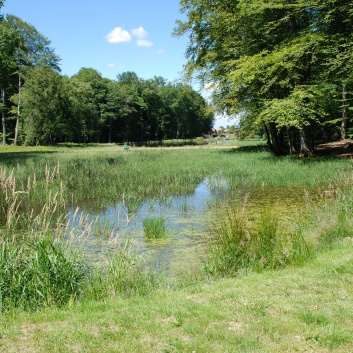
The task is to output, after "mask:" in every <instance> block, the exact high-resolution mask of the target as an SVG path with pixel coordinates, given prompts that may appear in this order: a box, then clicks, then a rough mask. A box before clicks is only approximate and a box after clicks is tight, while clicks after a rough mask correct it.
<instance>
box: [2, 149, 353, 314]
mask: <svg viewBox="0 0 353 353" xmlns="http://www.w3.org/2000/svg"><path fill="white" fill-rule="evenodd" d="M206 148H207V147H205V148H203V147H200V148H195V149H191V148H190V149H185V150H177V151H176V150H166V149H161V150H147V149H137V148H136V149H132V151H131V153H124V152H123V151H121V150H120V149H119V150H118V149H111V147H109V149H107V150H102V149H98V150H97V149H95V148H93V149H92V150H86V151H85V153H82V150H78V151H75V150H71V151H70V152H69V153H67V152H65V153H61V152H60V151H59V152H58V153H53V154H37V155H35V154H30V155H28V154H27V155H26V154H25V153H23V154H19V156H18V157H17V158H18V159H17V161H16V158H12V159H4V161H5V164H6V165H2V166H1V167H0V230H1V237H0V249H1V259H0V297H1V309H2V310H7V309H9V308H11V307H23V308H26V309H32V310H36V309H37V308H41V307H44V306H50V305H65V304H67V303H68V302H70V301H72V300H74V299H75V298H79V297H80V298H85V297H94V298H95V299H101V298H106V297H108V296H110V295H114V296H116V295H119V294H129V293H146V292H148V291H149V290H150V288H151V287H152V283H153V281H152V282H151V278H150V277H148V275H146V274H145V273H143V272H142V271H141V268H140V265H139V261H138V260H137V259H136V257H134V255H133V254H131V253H130V252H129V251H128V248H125V249H121V250H118V251H116V252H115V253H113V254H112V255H109V257H105V258H104V260H105V266H103V267H97V266H96V265H95V264H93V263H92V262H90V263H89V264H88V262H87V259H86V258H84V257H83V256H81V255H80V256H78V255H77V252H74V251H72V248H71V246H72V245H71V244H70V242H67V240H66V238H65V237H67V236H68V235H71V233H70V234H68V232H67V229H68V219H67V218H66V214H65V212H66V207H67V205H69V204H73V205H74V206H77V205H80V204H81V205H84V206H85V207H86V209H87V210H88V211H99V210H101V209H102V208H103V207H105V206H106V205H110V204H112V203H115V202H117V201H118V200H124V204H126V205H127V207H128V209H129V210H130V209H131V208H137V207H138V205H139V203H141V202H142V201H143V200H145V199H146V198H148V197H153V198H159V199H163V197H166V196H168V195H181V194H187V193H189V192H192V191H194V189H195V186H196V185H197V184H198V183H200V182H202V181H203V180H204V179H205V178H206V177H209V176H212V175H217V176H218V175H219V176H222V183H223V181H224V183H225V186H226V187H225V190H226V191H229V193H235V192H238V191H239V194H240V195H244V194H246V193H247V192H250V193H251V192H252V191H256V192H258V194H260V192H264V191H266V192H268V190H276V188H277V190H279V189H280V188H281V187H283V186H286V189H287V186H288V185H295V188H293V190H295V192H299V190H303V189H304V188H307V189H308V190H311V189H310V186H312V187H313V188H315V189H317V190H316V191H315V194H314V198H315V197H316V199H315V200H314V198H313V203H314V202H317V201H320V202H321V203H323V204H324V203H325V202H326V201H327V200H328V199H330V198H337V200H338V201H337V204H336V205H337V207H336V208H335V209H334V210H335V212H332V209H331V210H328V211H325V210H324V214H325V215H326V219H327V218H328V217H327V215H328V214H330V211H331V218H332V222H331V223H330V224H327V226H326V227H323V224H324V223H325V222H323V221H322V220H323V219H325V217H324V216H321V215H320V213H319V212H317V213H315V217H316V218H312V219H308V220H307V219H305V220H304V221H303V223H304V224H306V222H308V223H310V222H311V223H312V224H311V226H312V228H311V229H308V227H307V226H302V227H301V228H298V229H293V227H289V228H286V224H285V222H283V216H282V214H281V213H279V212H278V211H276V210H275V209H273V208H266V207H264V208H262V207H259V208H258V209H257V213H258V216H257V217H255V218H254V216H253V213H251V212H249V210H248V209H247V207H246V205H245V206H244V207H240V208H237V207H233V208H231V209H229V210H228V211H227V212H226V214H225V216H224V218H222V219H220V220H219V222H218V223H217V224H216V225H214V227H213V230H214V232H212V234H211V236H210V241H209V243H208V246H209V247H208V250H209V255H210V256H209V259H208V262H207V264H206V269H207V271H208V272H209V273H212V274H234V273H236V272H237V271H240V270H241V269H243V268H251V269H254V270H256V271H263V270H265V269H272V268H279V267H283V266H286V265H288V264H298V263H302V262H304V261H306V260H307V259H308V258H310V257H311V256H313V246H312V244H315V245H316V248H317V247H318V246H317V244H323V243H325V242H334V241H335V239H337V236H339V237H341V238H343V237H349V236H351V231H350V229H351V226H352V217H351V214H352V213H353V212H352V210H353V207H352V201H351V198H352V197H351V195H353V192H350V193H348V192H346V191H347V190H348V189H349V188H350V187H351V185H353V182H351V181H350V179H349V178H346V174H344V173H343V174H342V175H341V176H340V180H341V181H340V182H336V183H333V184H332V186H330V187H328V186H327V184H328V181H329V180H334V176H335V175H337V171H338V170H342V171H346V170H351V165H350V163H349V162H347V161H338V160H322V159H317V160H309V161H305V162H303V161H300V160H297V159H293V158H290V157H288V158H275V157H273V156H271V154H270V153H269V152H268V151H266V149H265V148H264V147H263V146H260V147H257V146H255V147H254V148H253V147H250V148H244V149H227V150H209V149H206ZM0 155H1V154H0ZM58 160H60V163H58ZM20 162H21V163H20ZM342 180H343V181H344V182H343V181H342ZM272 188H273V189H272ZM343 190H344V192H343ZM326 191H327V192H326ZM321 195H322V196H321ZM299 197H300V196H299ZM259 204H260V203H259ZM309 207H311V206H309ZM313 213H314V209H313ZM334 216H335V217H334ZM319 226H322V229H320V230H318V228H319ZM315 227H316V228H315ZM108 228H109V227H106V229H105V228H104V227H103V226H102V234H107V235H109V229H108ZM90 229H92V227H87V228H84V232H85V234H86V235H87V234H88V233H89V232H90V231H91V230H90ZM312 233H315V236H316V238H317V242H315V241H313V239H312V238H314V236H312ZM72 235H73V236H75V234H72ZM324 239H327V240H324ZM79 250H80V249H78V254H79V253H80V251H79ZM88 260H89V259H88ZM146 276H147V277H146Z"/></svg>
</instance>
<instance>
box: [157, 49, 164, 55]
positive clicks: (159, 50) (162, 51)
mask: <svg viewBox="0 0 353 353" xmlns="http://www.w3.org/2000/svg"><path fill="white" fill-rule="evenodd" d="M157 54H158V55H164V54H165V49H158V50H157Z"/></svg>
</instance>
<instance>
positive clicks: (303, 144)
mask: <svg viewBox="0 0 353 353" xmlns="http://www.w3.org/2000/svg"><path fill="white" fill-rule="evenodd" d="M298 132H299V142H300V152H299V157H308V156H311V155H312V153H311V151H310V149H309V147H308V142H307V137H306V134H305V131H304V128H303V127H301V128H299V130H298Z"/></svg>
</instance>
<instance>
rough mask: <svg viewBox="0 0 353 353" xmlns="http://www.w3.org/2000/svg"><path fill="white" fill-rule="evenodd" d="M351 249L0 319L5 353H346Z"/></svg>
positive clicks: (350, 345) (351, 307) (350, 340)
mask: <svg viewBox="0 0 353 353" xmlns="http://www.w3.org/2000/svg"><path fill="white" fill-rule="evenodd" d="M352 250H353V245H352V243H351V242H348V241H347V242H343V243H341V244H339V245H337V246H335V247H334V248H333V249H330V250H326V251H324V252H321V253H320V255H319V256H318V257H317V258H316V259H315V260H313V261H312V262H310V263H308V264H306V265H305V266H303V267H300V268H292V267H289V268H286V269H284V270H281V271H268V272H264V273H261V274H257V273H247V274H243V275H239V276H238V278H233V279H230V278H228V279H219V280H216V281H214V282H212V281H211V282H201V283H196V284H193V285H191V286H188V287H186V288H183V289H179V290H171V289H167V288H164V289H161V290H156V291H153V292H152V293H151V294H150V295H147V296H142V297H141V296H137V297H136V296H132V297H129V298H126V297H117V298H114V299H111V300H109V299H107V300H105V301H98V302H97V301H84V302H79V303H77V304H76V305H72V306H71V307H67V308H66V309H61V310H58V309H46V310H44V311H41V312H37V313H32V314H26V313H20V314H13V316H11V315H7V316H2V317H1V320H0V329H1V339H0V349H1V350H2V351H3V352H9V353H10V352H20V351H25V352H48V351H50V352H134V353H138V352H261V353H266V352H268V353H274V352H281V353H283V352H322V353H323V352H342V353H343V352H345V353H346V352H351V351H352V350H353V326H352V322H353V314H352V313H353V283H352V273H353V251H352Z"/></svg>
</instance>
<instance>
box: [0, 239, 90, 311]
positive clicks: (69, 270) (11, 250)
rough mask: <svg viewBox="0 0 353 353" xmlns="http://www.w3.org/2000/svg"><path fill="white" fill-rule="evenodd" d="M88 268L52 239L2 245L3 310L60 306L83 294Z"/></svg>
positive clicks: (0, 305) (0, 285)
mask: <svg viewBox="0 0 353 353" xmlns="http://www.w3.org/2000/svg"><path fill="white" fill-rule="evenodd" d="M86 271H87V269H86V266H85V265H84V263H83V262H82V260H80V258H79V257H77V254H73V253H71V252H70V251H68V250H67V249H65V248H64V246H63V244H55V243H54V242H52V241H51V240H50V239H49V238H47V239H41V240H36V241H33V240H32V241H24V242H22V243H19V244H16V243H14V242H9V241H3V242H2V243H1V245H0V311H4V310H8V309H9V308H23V309H25V310H28V309H32V310H33V309H38V308H42V307H46V306H53V305H56V306H61V305H64V304H66V303H68V302H69V301H70V300H74V299H76V298H77V297H79V295H80V289H81V283H82V282H83V280H84V278H85V276H86Z"/></svg>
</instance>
